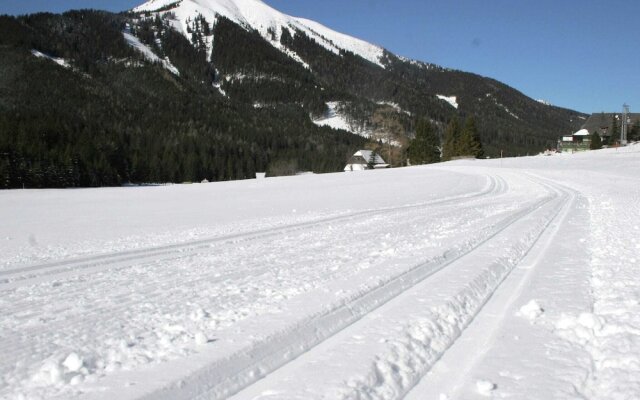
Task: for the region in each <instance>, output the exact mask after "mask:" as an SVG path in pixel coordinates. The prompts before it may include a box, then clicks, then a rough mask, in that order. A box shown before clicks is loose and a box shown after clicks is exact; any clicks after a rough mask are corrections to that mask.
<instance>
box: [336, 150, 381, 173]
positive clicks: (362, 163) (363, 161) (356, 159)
mask: <svg viewBox="0 0 640 400" xmlns="http://www.w3.org/2000/svg"><path fill="white" fill-rule="evenodd" d="M380 168H389V164H387V163H386V162H385V161H384V159H383V158H382V157H380V155H379V154H377V153H375V152H373V151H371V150H358V151H356V152H355V153H353V155H352V156H351V157H350V158H349V161H348V162H347V165H346V166H345V167H344V170H345V171H364V170H367V169H380Z"/></svg>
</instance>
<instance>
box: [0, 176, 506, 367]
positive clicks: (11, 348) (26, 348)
mask: <svg viewBox="0 0 640 400" xmlns="http://www.w3.org/2000/svg"><path fill="white" fill-rule="evenodd" d="M506 190H507V185H506V183H505V182H504V180H502V179H495V178H491V183H490V185H489V188H488V189H486V190H483V191H482V192H479V193H477V194H474V195H472V196H464V197H463V200H465V201H471V200H476V201H477V200H478V198H484V197H486V196H487V195H492V198H493V196H498V195H500V194H503V193H505V192H506ZM457 201H459V200H455V199H446V202H444V203H445V204H443V202H442V201H439V202H436V203H437V204H433V203H431V204H430V205H437V206H443V205H446V204H448V203H450V202H457ZM425 206H426V205H420V206H415V205H414V206H402V207H397V208H394V209H385V210H384V211H385V212H384V214H387V213H390V212H398V211H405V210H407V209H416V208H422V207H425ZM378 214H382V213H381V212H377V213H376V215H378ZM369 215H371V214H367V216H369ZM340 220H343V219H342V218H341V219H340ZM334 221H335V220H333V219H332V220H331V222H334ZM309 225H310V226H316V225H320V224H319V223H313V224H309ZM298 229H302V228H298ZM269 236H271V235H269ZM264 237H267V236H264ZM193 255H194V254H179V255H178V254H177V255H176V256H175V257H171V258H169V257H166V258H162V260H171V259H179V258H183V257H189V256H193ZM155 261H157V260H148V261H146V260H145V262H144V263H143V264H136V265H145V264H149V263H153V262H155ZM127 267H128V266H121V267H118V268H117V269H123V268H127ZM268 269H269V267H268V266H265V267H264V268H262V269H261V270H260V271H255V272H257V274H253V275H252V277H254V278H255V277H256V276H260V275H263V274H264V273H266V272H268ZM261 271H262V272H261ZM212 274H213V272H212ZM212 274H211V275H212ZM244 274H245V271H242V272H239V273H238V272H235V273H230V274H225V275H222V276H219V277H216V278H215V279H212V280H210V282H211V283H215V282H220V281H224V280H227V279H231V278H233V276H235V275H238V276H240V275H242V276H244ZM202 279H206V276H199V277H197V278H193V279H191V280H186V281H185V280H184V279H183V278H176V279H175V280H172V281H169V282H163V283H162V287H164V288H171V287H174V286H175V284H177V283H179V284H180V285H188V284H189V283H192V282H194V281H196V280H198V281H199V280H202ZM156 293H157V294H156V295H154V296H145V297H144V298H143V299H130V298H128V296H126V294H124V295H123V296H122V300H125V301H122V302H118V301H117V300H118V299H119V298H114V299H113V302H112V303H114V302H115V303H117V304H118V305H117V306H116V307H110V306H109V305H105V306H103V307H99V308H97V309H93V310H92V311H91V314H103V313H105V312H108V313H109V314H111V315H116V314H117V313H118V312H119V311H123V310H126V309H128V308H129V307H131V306H132V305H133V304H136V303H139V302H142V301H144V302H151V303H153V300H154V299H155V298H157V297H160V296H162V293H163V290H157V291H156ZM70 295H71V296H73V294H70ZM24 310H26V309H24V308H23V309H13V310H12V312H14V313H15V312H20V311H24ZM103 315H104V314H103ZM86 317H87V315H86V313H84V314H78V315H71V316H68V317H66V318H65V319H64V320H59V321H52V322H49V323H47V327H48V329H55V327H57V326H64V325H69V324H73V323H74V321H76V320H78V319H85V318H86ZM110 323H113V321H112V319H102V320H100V322H99V323H98V324H99V325H103V324H104V325H105V329H106V328H107V327H108V325H109V324H110ZM32 329H33V330H38V329H40V328H38V327H37V326H36V327H33V328H32ZM23 333H26V332H23ZM38 349H39V347H38V346H37V345H36V346H31V345H30V344H29V343H20V342H16V341H12V340H7V341H6V342H5V343H3V344H2V345H0V351H6V352H8V353H12V354H13V355H15V354H17V353H24V352H33V351H34V350H35V351H37V350H38Z"/></svg>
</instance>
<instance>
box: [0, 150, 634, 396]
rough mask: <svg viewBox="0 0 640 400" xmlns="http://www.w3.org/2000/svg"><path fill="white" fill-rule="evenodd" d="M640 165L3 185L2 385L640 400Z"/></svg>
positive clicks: (455, 167) (609, 153)
mask: <svg viewBox="0 0 640 400" xmlns="http://www.w3.org/2000/svg"><path fill="white" fill-rule="evenodd" d="M639 171H640V145H636V146H629V147H627V148H624V149H608V150H601V151H596V152H590V153H584V154H575V155H570V156H566V155H565V156H561V155H559V156H550V157H544V156H538V157H528V158H520V159H504V160H460V161H455V162H450V163H443V164H439V165H431V166H423V167H411V168H403V169H392V170H373V171H366V172H363V173H361V174H345V173H339V174H327V175H305V176H297V177H287V178H270V179H262V180H253V181H240V182H223V183H212V184H199V185H172V186H155V187H127V188H104V189H81V190H15V191H3V192H0V221H2V223H1V224H0V348H1V353H0V354H2V357H0V398H2V399H5V398H6V399H36V398H43V399H51V398H54V399H55V398H57V399H76V398H83V399H85V398H86V399H113V398H118V399H161V400H162V399H217V398H227V397H231V398H233V399H399V398H406V399H474V398H478V399H481V398H487V397H491V398H512V399H524V398H526V399H558V398H560V399H569V398H571V399H637V398H640V281H639V280H638V278H637V277H638V268H639V265H640V263H639V262H638V261H639V260H640V217H639V216H640V176H639V175H638V172H639Z"/></svg>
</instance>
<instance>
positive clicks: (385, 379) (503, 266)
mask: <svg viewBox="0 0 640 400" xmlns="http://www.w3.org/2000/svg"><path fill="white" fill-rule="evenodd" d="M556 196H557V194H555V193H554V194H553V196H550V198H546V199H544V200H542V201H540V202H536V203H534V204H529V205H528V206H526V207H523V208H524V209H522V210H519V212H518V213H515V215H511V216H510V218H508V219H507V221H502V223H499V224H496V225H494V229H496V230H495V231H493V232H490V233H489V232H483V234H482V235H481V236H482V237H483V239H482V241H481V243H479V244H476V245H474V246H470V247H469V248H468V250H467V251H464V252H463V253H464V254H453V252H451V253H449V254H447V256H446V260H449V261H446V262H445V265H446V268H444V269H442V270H441V271H439V272H437V273H435V274H430V275H429V277H428V279H426V280H424V282H422V281H420V282H418V283H417V284H416V285H415V286H414V287H411V288H406V289H404V290H402V292H401V293H402V294H401V295H399V296H397V298H394V299H393V300H391V301H389V302H388V303H386V304H384V305H382V306H381V307H380V308H378V309H376V310H375V311H374V312H371V313H369V314H367V315H366V316H365V317H364V318H362V320H360V321H358V322H356V323H354V324H353V325H350V326H349V327H347V328H345V329H344V330H343V331H341V332H340V333H339V334H337V335H335V336H334V337H331V338H330V339H328V340H327V341H326V342H324V343H322V344H321V345H319V346H318V348H315V349H313V350H311V351H309V352H307V353H305V354H304V355H302V356H301V357H300V358H298V359H296V360H295V361H293V362H291V363H290V364H288V365H287V366H286V367H284V368H282V369H280V370H278V371H276V372H274V373H273V374H271V375H269V376H267V377H266V378H265V379H264V380H261V381H259V382H257V383H256V384H254V385H253V386H251V387H249V388H248V389H247V390H245V391H243V392H240V393H239V394H238V395H236V396H234V397H233V398H234V399H251V398H260V393H261V392H264V391H269V392H275V393H277V396H276V397H277V398H282V399H289V398H291V399H293V398H336V399H392V398H401V397H403V395H404V394H405V393H406V392H407V390H408V389H410V388H411V387H412V386H413V385H415V384H416V383H417V382H418V381H419V379H420V378H421V377H422V375H424V374H425V373H426V372H427V371H428V369H429V368H430V366H431V365H433V364H434V363H435V362H436V361H437V360H438V359H439V358H440V356H441V355H442V354H443V353H444V352H445V351H446V350H447V348H448V347H449V346H450V345H451V344H452V343H453V341H455V339H456V338H457V337H458V336H459V335H460V332H461V331H463V330H464V328H465V326H466V325H467V324H468V323H469V321H470V320H471V319H472V318H473V317H474V315H475V314H476V313H477V312H478V310H479V309H480V308H481V307H482V305H483V304H484V302H485V301H486V300H487V298H488V297H489V296H491V294H492V293H493V291H495V289H496V287H497V286H498V285H499V284H500V282H501V281H502V280H503V279H504V278H505V276H506V275H508V274H509V272H510V270H511V269H512V268H513V266H514V265H515V264H517V262H518V260H520V259H521V258H522V256H523V255H524V254H526V252H527V251H528V249H529V248H530V246H531V245H532V243H534V242H535V241H536V239H537V237H538V236H539V234H540V231H541V230H544V228H545V227H546V226H547V225H548V223H549V221H550V219H551V218H553V216H555V215H556V214H557V213H558V209H557V205H558V202H560V204H562V202H564V201H566V199H565V197H556ZM543 205H544V207H543ZM534 221H535V222H534ZM525 226H529V228H528V229H526V228H524V229H523V227H525ZM496 247H499V248H502V249H504V253H502V254H500V255H497V254H496V252H495V248H496ZM387 290H388V288H387ZM292 381H296V382H298V383H297V385H296V387H294V388H292V387H289V386H290V382H292ZM320 387H322V390H321V391H316V390H315V389H316V388H320Z"/></svg>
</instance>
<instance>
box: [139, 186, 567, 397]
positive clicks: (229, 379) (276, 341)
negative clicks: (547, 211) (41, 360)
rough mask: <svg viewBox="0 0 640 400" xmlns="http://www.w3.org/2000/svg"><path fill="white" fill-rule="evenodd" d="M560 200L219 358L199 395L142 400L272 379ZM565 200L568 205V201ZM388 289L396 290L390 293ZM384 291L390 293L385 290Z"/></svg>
mask: <svg viewBox="0 0 640 400" xmlns="http://www.w3.org/2000/svg"><path fill="white" fill-rule="evenodd" d="M539 184H540V185H541V186H543V187H545V188H547V189H549V186H548V185H546V184H542V183H539ZM559 197H560V193H559V191H557V190H553V189H552V190H550V191H549V195H548V196H547V197H545V198H543V199H541V200H538V201H536V202H535V203H533V204H531V205H529V206H527V207H525V208H524V209H522V210H519V211H517V212H515V213H513V214H512V215H510V216H508V217H507V218H505V219H503V220H502V221H500V222H498V223H496V224H495V225H494V226H493V230H492V231H490V232H489V233H487V234H486V235H485V236H484V237H482V238H480V239H478V240H477V241H474V240H471V241H470V242H473V243H470V244H471V245H470V246H469V247H468V248H466V249H457V250H451V249H449V250H447V251H445V253H444V254H443V255H442V256H440V257H436V258H434V259H432V260H430V261H428V262H426V263H421V264H418V265H416V266H414V267H413V268H411V269H408V270H406V271H404V272H403V273H401V274H400V275H397V276H395V277H393V278H391V279H389V280H388V281H386V282H384V283H382V284H381V285H379V286H377V287H375V288H373V289H372V290H370V291H368V292H366V293H363V294H362V295H361V296H359V297H357V298H355V299H353V300H351V301H348V302H346V303H345V304H341V305H338V306H337V307H335V308H334V309H332V310H330V311H328V312H326V313H324V314H322V315H316V316H312V317H310V318H308V319H306V320H303V321H299V322H298V323H297V324H296V329H295V331H294V332H284V333H281V334H276V335H274V336H271V337H269V338H267V339H266V340H264V341H263V342H260V343H257V344H255V345H254V346H252V347H251V348H249V349H246V350H243V351H240V352H238V353H235V354H233V355H232V356H230V357H229V358H227V359H223V360H219V361H217V362H214V363H212V364H210V365H209V366H208V367H206V368H205V369H203V370H202V371H200V372H199V373H196V374H194V375H192V376H191V377H190V378H191V379H195V380H198V382H199V385H198V389H196V390H197V392H196V393H193V392H191V393H187V392H189V390H184V389H175V388H172V387H165V388H163V389H160V390H158V391H156V392H153V393H150V394H148V395H146V396H143V397H141V399H144V400H151V399H157V398H162V399H168V398H171V399H176V400H178V399H191V400H200V399H203V400H204V399H221V398H226V397H228V396H231V395H233V394H235V393H237V392H238V391H240V390H242V389H244V388H246V387H248V386H250V385H251V384H253V383H254V382H256V381H257V380H259V379H261V378H263V377H264V376H266V375H268V374H269V373H270V372H272V371H274V370H276V369H278V368H280V367H282V366H283V365H285V364H287V363H288V362H291V361H292V360H294V359H296V358H297V357H299V356H300V355H302V354H304V353H306V352H308V351H311V350H312V349H313V348H314V347H315V346H317V345H318V344H320V343H322V342H324V341H325V340H327V339H328V338H330V337H332V336H334V335H335V334H337V333H338V332H341V331H343V330H344V329H347V328H348V327H349V326H351V325H353V324H354V323H355V322H357V321H359V320H360V319H362V318H363V317H364V316H365V315H367V314H369V313H371V312H373V311H375V310H376V309H377V308H379V307H380V306H382V305H383V304H386V303H388V302H389V301H391V300H392V299H394V298H396V297H398V296H400V295H401V294H402V293H403V292H404V291H406V290H408V289H410V288H412V287H414V286H415V285H417V284H418V283H420V282H422V281H424V280H425V279H427V278H428V277H429V276H431V275H433V274H435V273H436V272H438V271H440V270H442V269H443V268H445V267H446V266H448V265H449V264H451V263H453V262H454V261H456V260H458V259H459V258H461V257H463V256H465V255H467V254H469V253H472V252H473V251H474V250H476V249H477V248H478V247H480V246H481V245H483V244H484V243H487V242H488V241H490V240H491V239H493V238H494V237H495V236H497V235H498V234H499V233H500V232H502V231H504V230H505V229H507V228H508V227H509V226H511V225H513V224H515V223H516V222H518V221H520V220H522V219H523V218H525V217H527V216H529V215H531V214H533V213H534V212H536V211H537V210H539V209H541V208H543V207H545V206H547V205H549V204H550V203H551V202H552V201H553V200H555V199H557V198H559ZM564 201H565V202H566V199H565V200H564ZM558 212H559V211H558ZM558 212H556V213H555V214H554V215H553V216H552V217H551V218H550V219H549V222H548V223H547V225H545V228H544V229H542V230H541V232H543V231H544V230H545V229H546V227H548V224H549V223H550V221H552V220H553V219H554V218H555V217H556V216H557V213H558ZM389 288H391V289H390V290H389ZM385 289H387V290H386V291H385ZM378 294H379V297H380V298H379V299H378V298H376V295H378ZM370 298H371V299H373V300H374V301H372V303H373V305H369V304H367V303H366V302H367V300H370ZM340 314H346V315H347V316H348V318H350V319H347V320H346V322H344V323H343V324H342V325H340V326H337V327H335V328H333V329H332V328H329V329H326V330H323V329H321V328H322V327H326V326H330V324H325V323H324V321H329V320H331V319H332V318H335V317H336V316H338V315H340ZM305 332H307V333H308V335H309V336H311V337H312V338H313V339H311V343H310V345H309V346H308V347H305V339H304V337H305V335H304V334H305ZM260 361H265V362H264V363H262V365H263V366H264V365H269V367H267V368H265V369H261V370H260V371H258V373H256V371H255V367H254V366H255V365H256V363H257V362H260ZM269 363H270V364H269ZM187 379H189V378H187ZM238 381H242V383H241V384H238V383H237V382H238Z"/></svg>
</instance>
